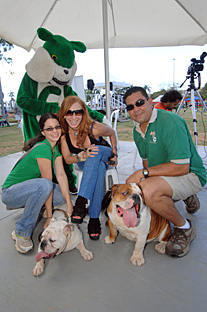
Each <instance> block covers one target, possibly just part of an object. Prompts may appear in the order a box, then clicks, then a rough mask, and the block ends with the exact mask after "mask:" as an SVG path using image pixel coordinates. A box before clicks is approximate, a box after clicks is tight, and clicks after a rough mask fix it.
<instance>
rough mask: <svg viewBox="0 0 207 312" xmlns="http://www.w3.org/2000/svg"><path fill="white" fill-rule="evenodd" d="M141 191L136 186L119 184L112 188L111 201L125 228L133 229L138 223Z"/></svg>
mask: <svg viewBox="0 0 207 312" xmlns="http://www.w3.org/2000/svg"><path fill="white" fill-rule="evenodd" d="M140 196H141V190H140V188H139V187H138V186H137V185H136V184H120V185H118V186H117V187H116V186H114V187H112V200H113V202H114V203H115V204H116V211H117V214H118V216H119V217H121V218H123V222H124V224H125V225H126V226H127V227H129V228H130V227H135V226H136V225H137V222H138V218H139V217H140V215H139V210H140V203H141V198H140Z"/></svg>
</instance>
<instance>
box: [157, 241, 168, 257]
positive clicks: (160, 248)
mask: <svg viewBox="0 0 207 312" xmlns="http://www.w3.org/2000/svg"><path fill="white" fill-rule="evenodd" d="M166 245H167V243H166V242H162V243H159V244H157V245H156V246H155V250H156V251H157V252H159V253H160V254H164V253H165V249H166Z"/></svg>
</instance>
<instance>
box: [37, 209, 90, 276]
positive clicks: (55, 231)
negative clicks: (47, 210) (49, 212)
mask: <svg viewBox="0 0 207 312" xmlns="http://www.w3.org/2000/svg"><path fill="white" fill-rule="evenodd" d="M62 207H63V206H61V209H55V211H54V213H53V217H52V219H51V221H50V225H49V226H48V227H47V228H46V229H45V230H44V231H43V232H42V234H41V237H40V243H39V247H38V253H37V255H36V261H37V264H36V265H35V267H34V269H33V271H32V274H33V275H34V276H39V275H41V274H42V273H43V272H44V267H45V259H50V258H53V257H55V256H57V255H59V254H61V253H62V252H66V251H69V250H72V249H74V248H77V249H78V250H79V251H80V254H81V256H82V257H83V258H84V260H86V261H89V260H91V259H92V258H93V254H92V252H91V251H89V250H87V249H86V248H85V246H84V244H83V237H82V233H81V231H80V230H79V228H78V226H77V225H76V224H71V223H69V220H68V216H67V214H66V212H65V211H64V208H65V207H63V210H62Z"/></svg>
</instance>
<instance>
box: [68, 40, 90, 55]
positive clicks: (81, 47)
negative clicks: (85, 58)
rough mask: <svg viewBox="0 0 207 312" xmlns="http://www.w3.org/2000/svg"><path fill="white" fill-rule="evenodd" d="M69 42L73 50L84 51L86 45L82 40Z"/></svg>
mask: <svg viewBox="0 0 207 312" xmlns="http://www.w3.org/2000/svg"><path fill="white" fill-rule="evenodd" d="M70 43H71V44H72V47H73V50H75V51H77V52H81V53H83V52H85V51H86V46H85V44H84V43H83V42H80V41H70Z"/></svg>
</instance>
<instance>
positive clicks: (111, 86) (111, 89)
mask: <svg viewBox="0 0 207 312" xmlns="http://www.w3.org/2000/svg"><path fill="white" fill-rule="evenodd" d="M110 91H113V82H111V81H110Z"/></svg>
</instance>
